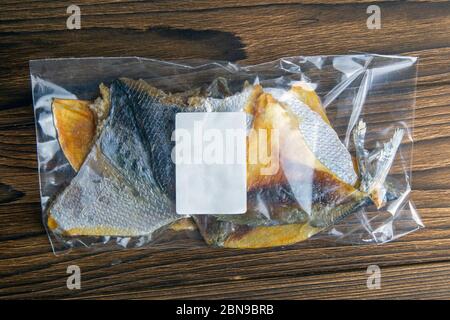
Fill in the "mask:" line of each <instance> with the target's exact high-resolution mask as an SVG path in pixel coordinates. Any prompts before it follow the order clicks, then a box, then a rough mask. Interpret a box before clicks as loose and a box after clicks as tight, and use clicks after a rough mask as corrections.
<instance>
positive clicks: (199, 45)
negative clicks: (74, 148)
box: [0, 0, 450, 299]
mask: <svg viewBox="0 0 450 320" xmlns="http://www.w3.org/2000/svg"><path fill="white" fill-rule="evenodd" d="M370 3H372V1H370ZM375 3H377V4H378V5H379V6H380V7H381V9H382V29H380V30H368V29H367V28H366V19H367V14H366V8H367V6H368V4H369V3H368V2H367V1H351V0H340V1H328V0H319V1H313V0H267V1H265V0H252V1H246V2H242V1H235V0H226V1H195V2H191V1H175V2H174V1H170V2H169V1H149V2H142V1H120V2H117V1H93V0H85V1H81V2H80V3H79V4H80V6H81V10H82V29H81V30H77V31H75V30H72V31H69V30H66V27H65V25H66V24H65V20H66V18H67V14H66V12H65V9H66V7H67V6H68V5H69V4H71V3H69V2H66V1H61V2H55V3H52V4H51V5H49V4H48V3H47V2H45V1H16V0H7V1H2V4H1V5H0V67H1V69H2V73H0V217H1V219H2V223H1V224H0V298H69V299H70V298H79V297H85V298H107V299H111V298H164V299H169V298H278V299H288V298H294V299H303V298H326V299H328V298H446V299H448V298H450V296H449V292H450V290H449V289H450V254H449V253H450V200H449V199H450V160H449V159H450V149H449V148H448V146H449V145H450V105H449V102H448V101H449V98H450V82H449V79H450V78H449V75H450V67H449V64H448V61H449V59H450V36H449V31H450V4H449V3H448V2H440V1H427V2H421V1H413V2H409V3H405V2H402V1H376V2H375ZM349 51H371V52H376V53H387V54H397V53H401V54H407V55H413V56H419V61H420V64H419V65H420V68H419V74H418V88H417V110H416V118H415V129H414V139H415V146H414V162H413V189H414V190H413V199H414V201H415V203H416V205H417V207H418V209H419V211H420V213H421V215H422V220H423V222H424V224H425V226H426V228H425V229H423V230H420V231H418V232H415V233H412V234H410V235H408V236H406V237H404V238H401V239H399V240H398V241H395V242H391V243H389V244H384V245H381V246H376V245H365V246H349V245H345V244H335V243H330V242H326V241H324V240H313V241H307V242H304V243H301V244H298V245H295V246H291V247H287V248H282V249H280V248H277V249H264V250H244V251H240V250H222V249H214V248H208V247H205V246H202V245H201V243H198V242H196V243H195V244H196V245H197V247H193V248H183V249H177V248H170V249H166V248H159V247H156V248H147V249H132V250H118V251H113V252H109V251H108V252H102V251H97V252H94V253H92V252H89V251H86V250H77V251H74V252H72V253H70V254H68V255H63V256H58V257H55V256H54V255H53V253H52V251H51V247H50V245H49V242H48V239H47V235H46V233H45V230H44V228H43V226H42V223H41V217H40V202H39V190H38V175H37V170H36V168H37V161H36V147H35V132H34V130H35V129H34V119H33V112H32V107H31V94H30V85H29V75H28V60H30V59H37V58H45V57H67V56H77V57H78V56H79V57H86V56H126V55H137V56H145V57H155V58H160V59H186V58H208V59H221V60H231V61H238V62H240V63H259V62H263V61H267V60H272V59H275V58H278V57H281V56H289V55H299V54H302V55H312V54H336V53H347V52H349ZM392 101H395V100H392ZM376 117H379V119H378V120H377V121H379V123H381V121H382V120H383V116H382V114H381V113H380V114H378V111H375V113H374V119H375V120H376ZM71 264H76V265H79V266H80V267H81V270H82V290H80V291H76V290H75V291H70V290H67V288H66V279H67V274H66V268H67V266H68V265H71ZM370 264H377V265H379V266H380V267H381V270H382V289H380V290H368V289H367V287H366V280H367V275H366V273H365V271H366V268H367V266H368V265H370Z"/></svg>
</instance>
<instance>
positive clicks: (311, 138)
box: [264, 88, 358, 185]
mask: <svg viewBox="0 0 450 320" xmlns="http://www.w3.org/2000/svg"><path fill="white" fill-rule="evenodd" d="M264 91H265V92H267V93H270V94H271V95H272V96H273V97H274V98H275V99H277V100H278V101H280V102H283V103H285V104H286V105H288V106H289V108H290V109H291V110H292V111H293V112H294V114H296V115H297V116H298V117H299V118H300V121H301V123H300V132H301V133H302V135H303V136H304V138H305V142H306V144H307V145H308V147H309V148H310V149H311V151H312V152H313V154H314V155H315V156H316V158H317V159H318V160H319V161H320V162H321V163H322V164H323V165H324V166H325V167H327V168H328V169H329V170H330V171H331V172H333V173H334V174H335V175H336V176H337V177H338V178H339V179H341V180H342V181H344V182H346V183H348V184H350V185H354V184H355V183H356V181H357V179H358V176H357V174H356V172H355V169H354V167H353V162H352V157H351V155H350V153H349V152H348V150H347V148H345V146H344V145H343V144H342V142H341V140H340V139H339V137H338V135H337V133H336V132H335V131H334V130H333V128H331V126H329V125H328V124H327V123H326V122H325V121H323V119H322V117H321V116H320V115H319V114H318V113H317V112H315V111H313V110H311V108H309V107H308V106H307V105H305V104H304V103H303V102H301V101H300V100H299V99H298V98H297V97H296V96H295V95H294V94H292V93H291V92H286V91H284V90H281V89H273V88H269V89H264Z"/></svg>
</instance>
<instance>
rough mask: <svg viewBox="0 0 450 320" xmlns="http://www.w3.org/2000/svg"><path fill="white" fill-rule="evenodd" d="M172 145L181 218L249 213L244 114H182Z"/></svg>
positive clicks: (176, 126) (177, 119)
mask: <svg viewBox="0 0 450 320" xmlns="http://www.w3.org/2000/svg"><path fill="white" fill-rule="evenodd" d="M172 139H173V140H174V141H175V148H174V152H173V154H172V159H173V160H174V161H175V164H176V211H177V213H178V214H241V213H245V212H246V211H247V165H246V157H247V155H246V114H245V113H244V112H187V113H178V114H177V115H176V119H175V132H174V134H173V136H172Z"/></svg>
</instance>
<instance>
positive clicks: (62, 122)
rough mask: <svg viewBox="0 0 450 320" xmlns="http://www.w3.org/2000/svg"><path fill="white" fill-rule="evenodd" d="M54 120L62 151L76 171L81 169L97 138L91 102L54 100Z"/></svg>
mask: <svg viewBox="0 0 450 320" xmlns="http://www.w3.org/2000/svg"><path fill="white" fill-rule="evenodd" d="M52 111H53V120H54V124H55V128H56V131H57V133H58V141H59V144H60V146H61V149H62V151H63V153H64V155H65V157H66V158H67V160H68V161H69V163H70V165H71V166H72V168H73V169H74V170H75V171H78V170H79V169H80V166H81V164H82V163H83V161H84V159H85V158H86V156H87V154H88V152H89V150H90V148H91V146H92V142H93V140H94V137H95V130H96V118H95V114H94V113H93V112H92V111H91V109H90V108H89V101H83V100H70V99H54V100H53V103H52Z"/></svg>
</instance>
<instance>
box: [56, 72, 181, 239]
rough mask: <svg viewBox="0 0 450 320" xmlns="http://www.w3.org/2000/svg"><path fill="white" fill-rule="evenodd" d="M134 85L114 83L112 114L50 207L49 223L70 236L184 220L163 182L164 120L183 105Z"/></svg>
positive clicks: (121, 232)
mask: <svg viewBox="0 0 450 320" xmlns="http://www.w3.org/2000/svg"><path fill="white" fill-rule="evenodd" d="M133 84H134V82H130V81H128V80H117V81H115V82H114V83H113V84H112V85H111V111H110V115H109V117H108V118H107V120H106V122H105V124H104V127H103V129H102V132H101V134H100V136H99V138H98V140H97V141H96V142H95V145H94V147H93V148H92V150H91V152H90V153H89V155H88V157H87V159H86V161H85V162H84V164H83V165H82V166H81V168H80V170H79V172H78V174H77V175H76V176H75V177H74V179H73V180H72V181H71V183H70V185H69V186H68V187H67V188H66V189H64V190H63V191H62V193H61V194H59V195H58V196H57V197H56V199H55V200H54V201H53V202H52V204H51V206H50V207H49V220H48V224H49V227H51V228H53V229H55V228H56V229H57V230H58V231H59V232H61V233H65V234H69V235H111V236H112V235H114V236H140V235H151V234H152V233H153V232H154V231H155V230H157V229H158V228H160V227H162V226H165V225H167V224H168V223H171V222H173V221H175V220H176V219H177V218H179V217H178V216H177V215H176V214H175V210H174V208H173V202H172V201H171V199H170V198H169V197H168V196H167V195H168V194H169V193H168V192H167V191H168V189H169V188H170V187H171V186H170V180H164V181H163V177H170V176H171V175H170V174H171V170H172V169H171V165H172V164H171V163H168V162H171V161H170V153H169V159H167V154H165V153H164V151H166V152H170V151H169V149H168V148H170V144H171V141H170V134H169V131H168V130H167V126H166V125H165V124H166V123H168V122H170V121H173V118H174V115H175V113H176V112H177V111H179V110H178V109H177V108H178V107H177V106H176V105H170V104H164V103H162V102H161V101H160V99H158V98H157V97H154V96H151V95H149V94H148V93H146V92H144V91H141V90H140V87H139V85H137V86H133ZM170 133H171V132H170ZM155 144H159V146H158V148H156V145H155ZM161 145H165V146H167V147H166V148H160V146H161ZM155 150H157V151H156V152H155ZM166 181H169V182H166Z"/></svg>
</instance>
